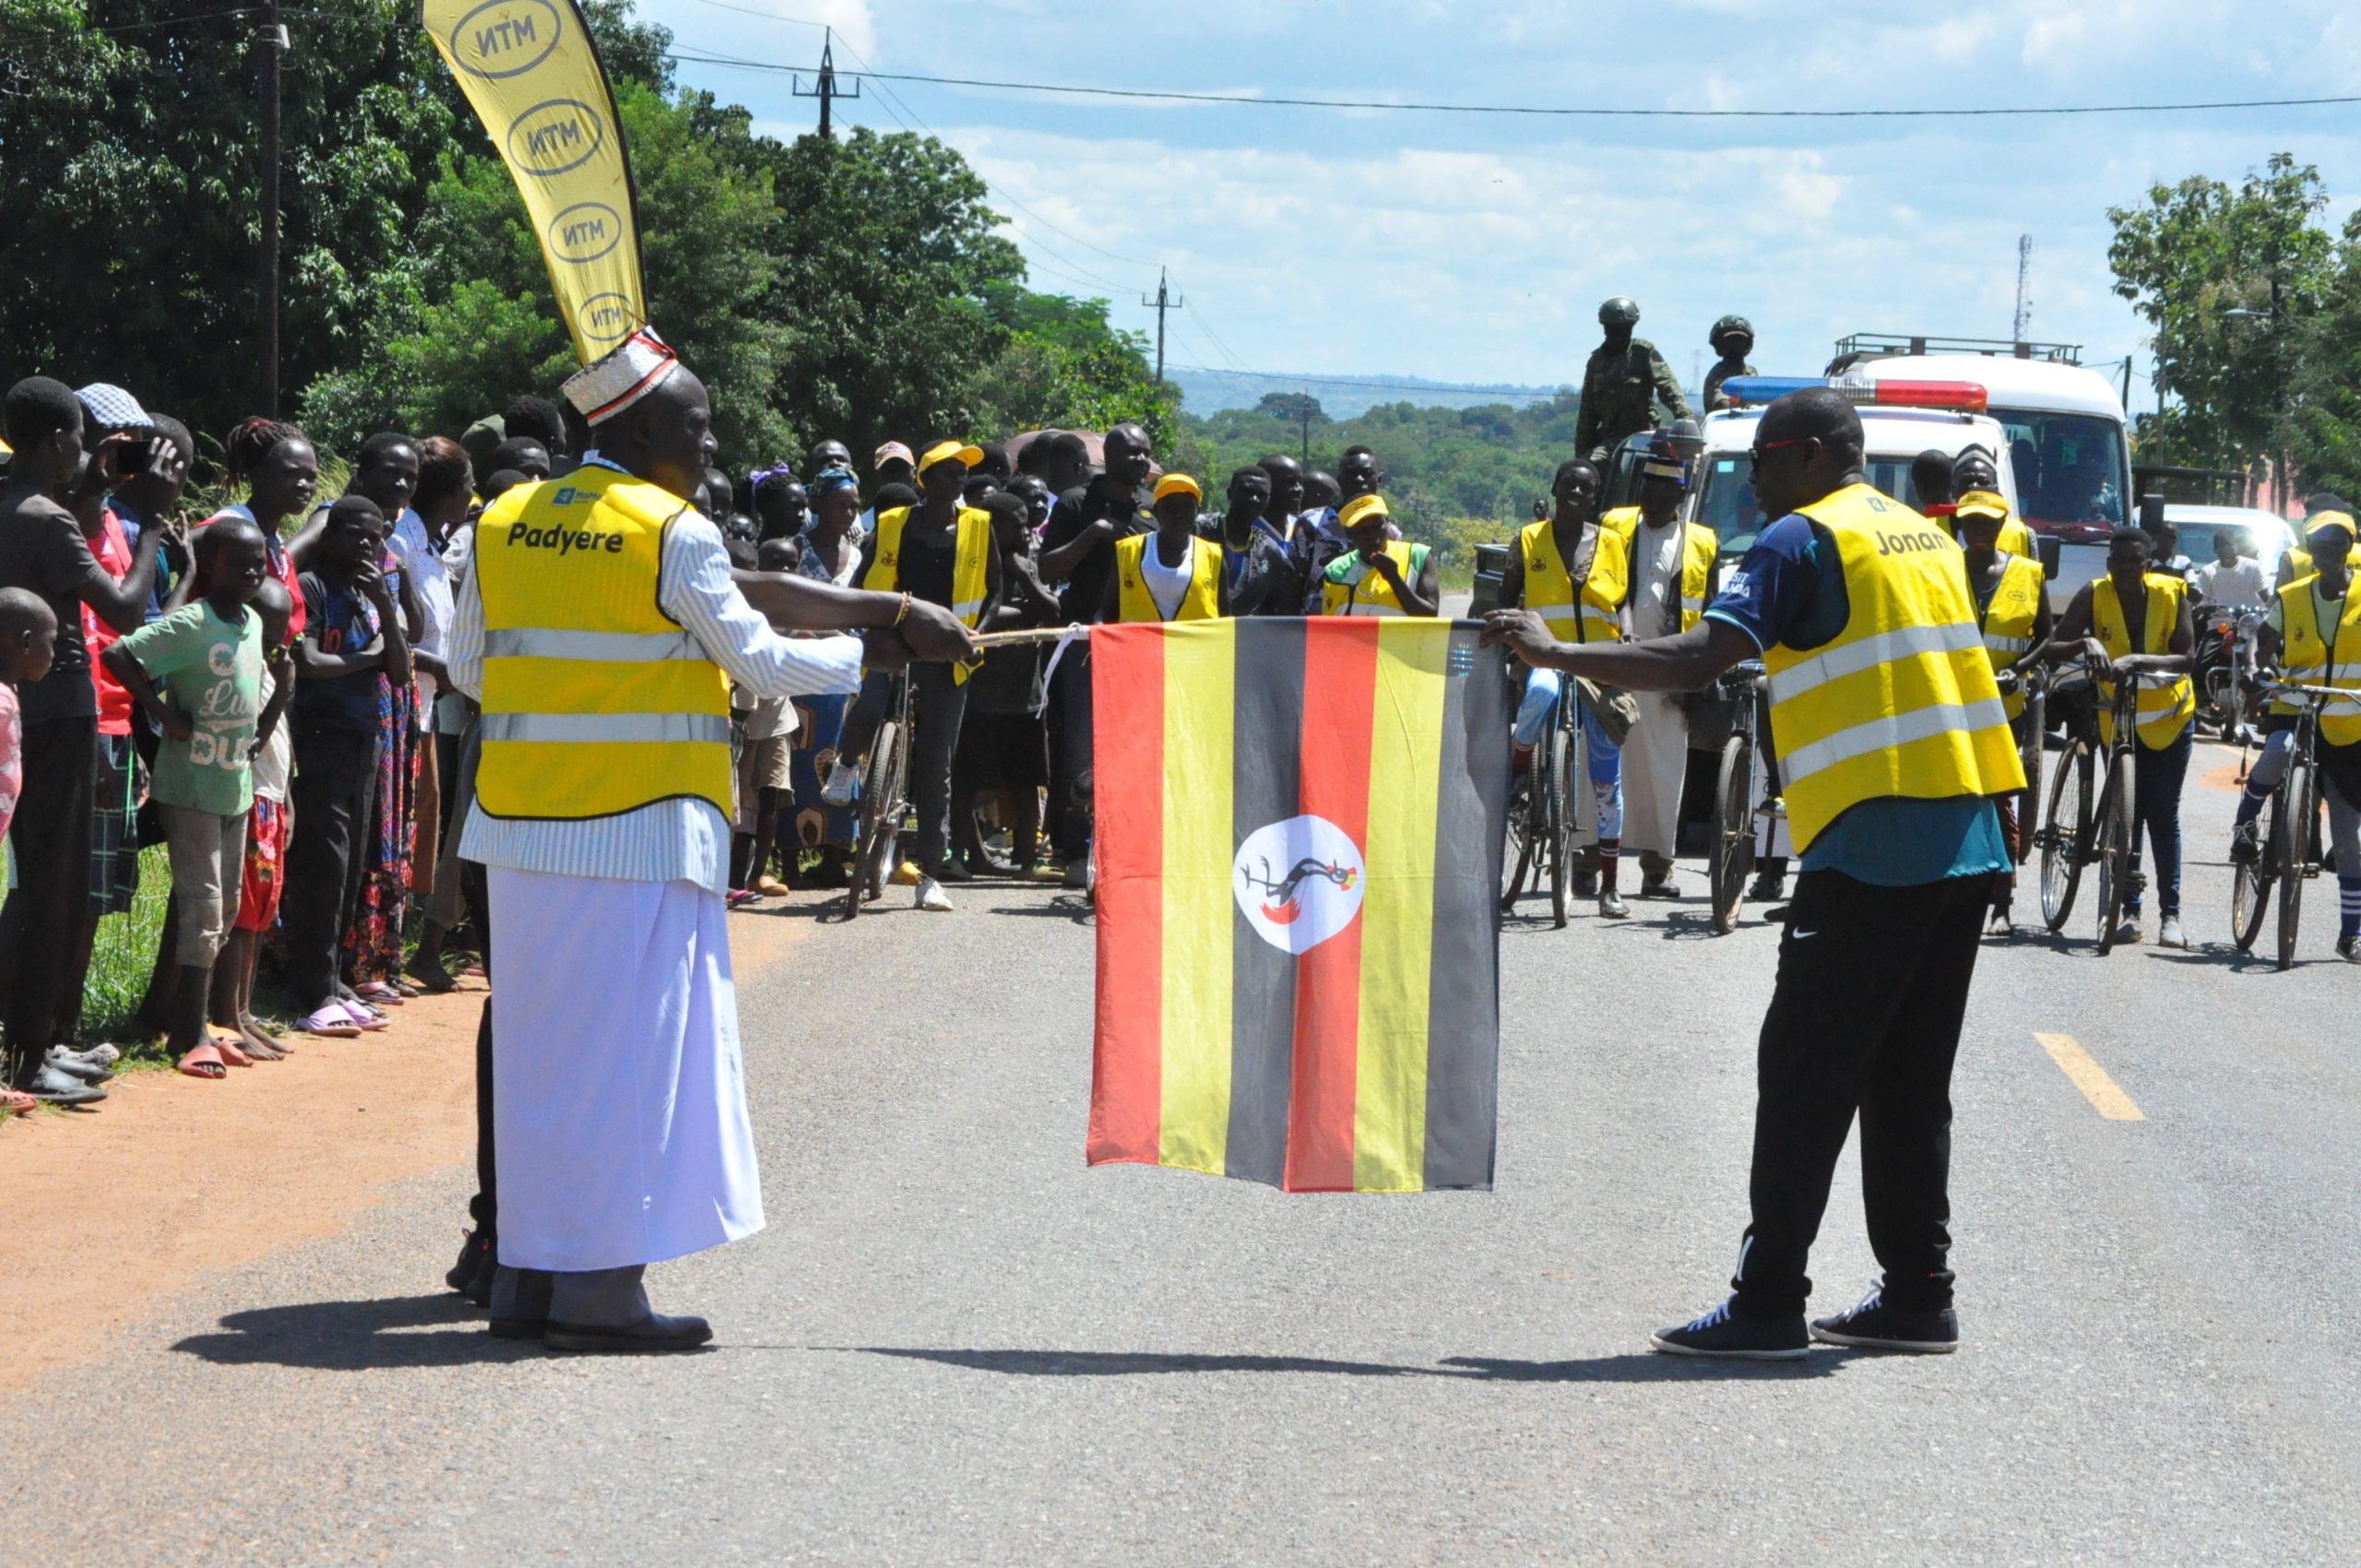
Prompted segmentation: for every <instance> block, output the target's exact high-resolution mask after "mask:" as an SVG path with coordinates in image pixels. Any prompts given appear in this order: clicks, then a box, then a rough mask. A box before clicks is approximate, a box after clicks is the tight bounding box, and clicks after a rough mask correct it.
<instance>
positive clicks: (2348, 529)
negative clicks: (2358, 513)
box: [2304, 512, 2353, 539]
mask: <svg viewBox="0 0 2361 1568" xmlns="http://www.w3.org/2000/svg"><path fill="white" fill-rule="evenodd" d="M2321 529H2343V530H2344V537H2345V538H2347V539H2351V538H2352V537H2353V516H2352V514H2351V513H2349V512H2322V513H2320V514H2319V515H2318V516H2316V517H2313V518H2311V519H2310V520H2309V521H2308V522H2307V523H2305V525H2304V537H2305V538H2306V539H2309V538H2311V537H2312V535H2314V534H2316V533H2318V532H2319V531H2320V530H2321Z"/></svg>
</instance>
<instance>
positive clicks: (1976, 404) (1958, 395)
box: [1837, 381, 1990, 414]
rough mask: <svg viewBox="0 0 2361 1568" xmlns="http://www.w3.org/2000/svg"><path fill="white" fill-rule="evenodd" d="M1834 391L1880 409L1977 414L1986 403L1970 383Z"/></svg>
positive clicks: (1983, 394)
mask: <svg viewBox="0 0 2361 1568" xmlns="http://www.w3.org/2000/svg"><path fill="white" fill-rule="evenodd" d="M1837 390H1838V391H1840V392H1842V393H1844V394H1845V396H1846V397H1848V398H1852V399H1853V401H1855V402H1857V403H1863V404H1869V405H1871V406H1874V407H1877V408H1881V409H1960V410H1964V411H1966V412H1969V413H1976V414H1980V413H1982V412H1983V411H1984V410H1985V408H1986V406H1987V403H1988V402H1989V401H1990V398H1989V397H1988V395H1987V393H1986V392H1985V390H1984V388H1983V387H1981V386H1977V385H1976V384H1975V382H1973V381H1875V382H1870V383H1869V384H1868V385H1866V386H1840V387H1838V388H1837Z"/></svg>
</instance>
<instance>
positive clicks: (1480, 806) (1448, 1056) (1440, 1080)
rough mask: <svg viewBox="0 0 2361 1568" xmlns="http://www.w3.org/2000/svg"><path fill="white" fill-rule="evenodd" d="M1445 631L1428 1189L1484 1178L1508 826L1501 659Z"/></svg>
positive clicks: (1484, 1183) (1464, 633) (1466, 634)
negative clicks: (1447, 639) (1447, 636)
mask: <svg viewBox="0 0 2361 1568" xmlns="http://www.w3.org/2000/svg"><path fill="white" fill-rule="evenodd" d="M1477 630H1478V628H1477V627H1476V626H1475V625H1473V624H1466V625H1460V626H1455V627H1453V631H1452V636H1451V657H1450V658H1449V659H1448V660H1447V661H1446V663H1445V669H1446V670H1447V671H1449V672H1448V673H1447V674H1445V676H1444V677H1443V709H1442V778H1441V780H1440V783H1439V786H1438V788H1437V790H1436V791H1435V905H1434V922H1435V923H1434V936H1433V955H1432V957H1431V959H1430V974H1429V977H1428V981H1427V1169H1426V1181H1427V1186H1428V1188H1429V1190H1430V1191H1431V1190H1435V1189H1442V1188H1463V1189H1464V1188H1476V1189H1480V1190H1487V1191H1489V1189H1490V1187H1491V1185H1492V1155H1493V1148H1494V1143H1495V1134H1496V1130H1497V1124H1498V1120H1499V1116H1498V1112H1499V1109H1500V1106H1499V1101H1500V1057H1501V904H1500V885H1501V837H1503V835H1504V834H1505V833H1506V832H1507V830H1508V797H1509V745H1508V734H1509V711H1508V674H1507V670H1506V665H1505V659H1506V655H1505V654H1503V653H1502V652H1501V650H1499V649H1497V648H1489V649H1487V648H1478V647H1476V636H1477Z"/></svg>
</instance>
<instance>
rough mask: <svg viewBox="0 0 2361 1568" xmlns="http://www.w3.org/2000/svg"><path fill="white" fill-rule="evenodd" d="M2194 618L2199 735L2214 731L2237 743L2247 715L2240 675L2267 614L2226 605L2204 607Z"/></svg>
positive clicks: (2193, 660) (2193, 678) (2193, 655)
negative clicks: (2195, 624)
mask: <svg viewBox="0 0 2361 1568" xmlns="http://www.w3.org/2000/svg"><path fill="white" fill-rule="evenodd" d="M2193 618H2194V619H2195V621H2196V623H2197V642H2196V645H2195V647H2193V648H2192V649H2191V650H2190V651H2191V661H2190V663H2191V668H2190V675H2191V681H2192V683H2193V684H2194V685H2195V686H2196V688H2197V725H2198V729H2199V732H2200V733H2203V732H2205V731H2209V730H2210V731H2212V732H2213V734H2215V735H2218V736H2220V737H2221V738H2222V739H2224V740H2234V739H2236V735H2237V727H2238V725H2239V723H2240V721H2241V720H2242V719H2244V717H2245V712H2246V698H2245V695H2244V694H2243V693H2241V692H2240V691H2239V689H2238V675H2239V671H2241V670H2242V669H2243V668H2244V667H2245V665H2246V662H2247V660H2248V657H2249V650H2250V649H2251V648H2252V647H2253V646H2254V629H2255V628H2256V627H2257V626H2260V624H2262V619H2263V613H2262V612H2261V611H2260V610H2248V611H2239V610H2236V609H2234V608H2232V607H2231V606H2229V605H2226V604H2201V605H2199V606H2197V607H2196V610H2195V612H2194V613H2193Z"/></svg>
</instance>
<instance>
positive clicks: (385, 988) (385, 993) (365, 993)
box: [352, 980, 409, 1007]
mask: <svg viewBox="0 0 2361 1568" xmlns="http://www.w3.org/2000/svg"><path fill="white" fill-rule="evenodd" d="M352 994H353V995H355V996H358V997H359V998H361V1000H362V1001H363V1002H366V1003H367V1004H369V1005H370V1006H372V1007H398V1006H400V1005H401V1004H403V1003H404V1002H406V1001H408V1000H409V998H407V997H405V996H404V995H402V993H401V992H398V991H396V990H395V989H394V988H393V987H392V986H390V985H387V984H386V982H385V981H383V980H363V981H362V983H361V984H359V985H356V986H354V987H353V988H352Z"/></svg>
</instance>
